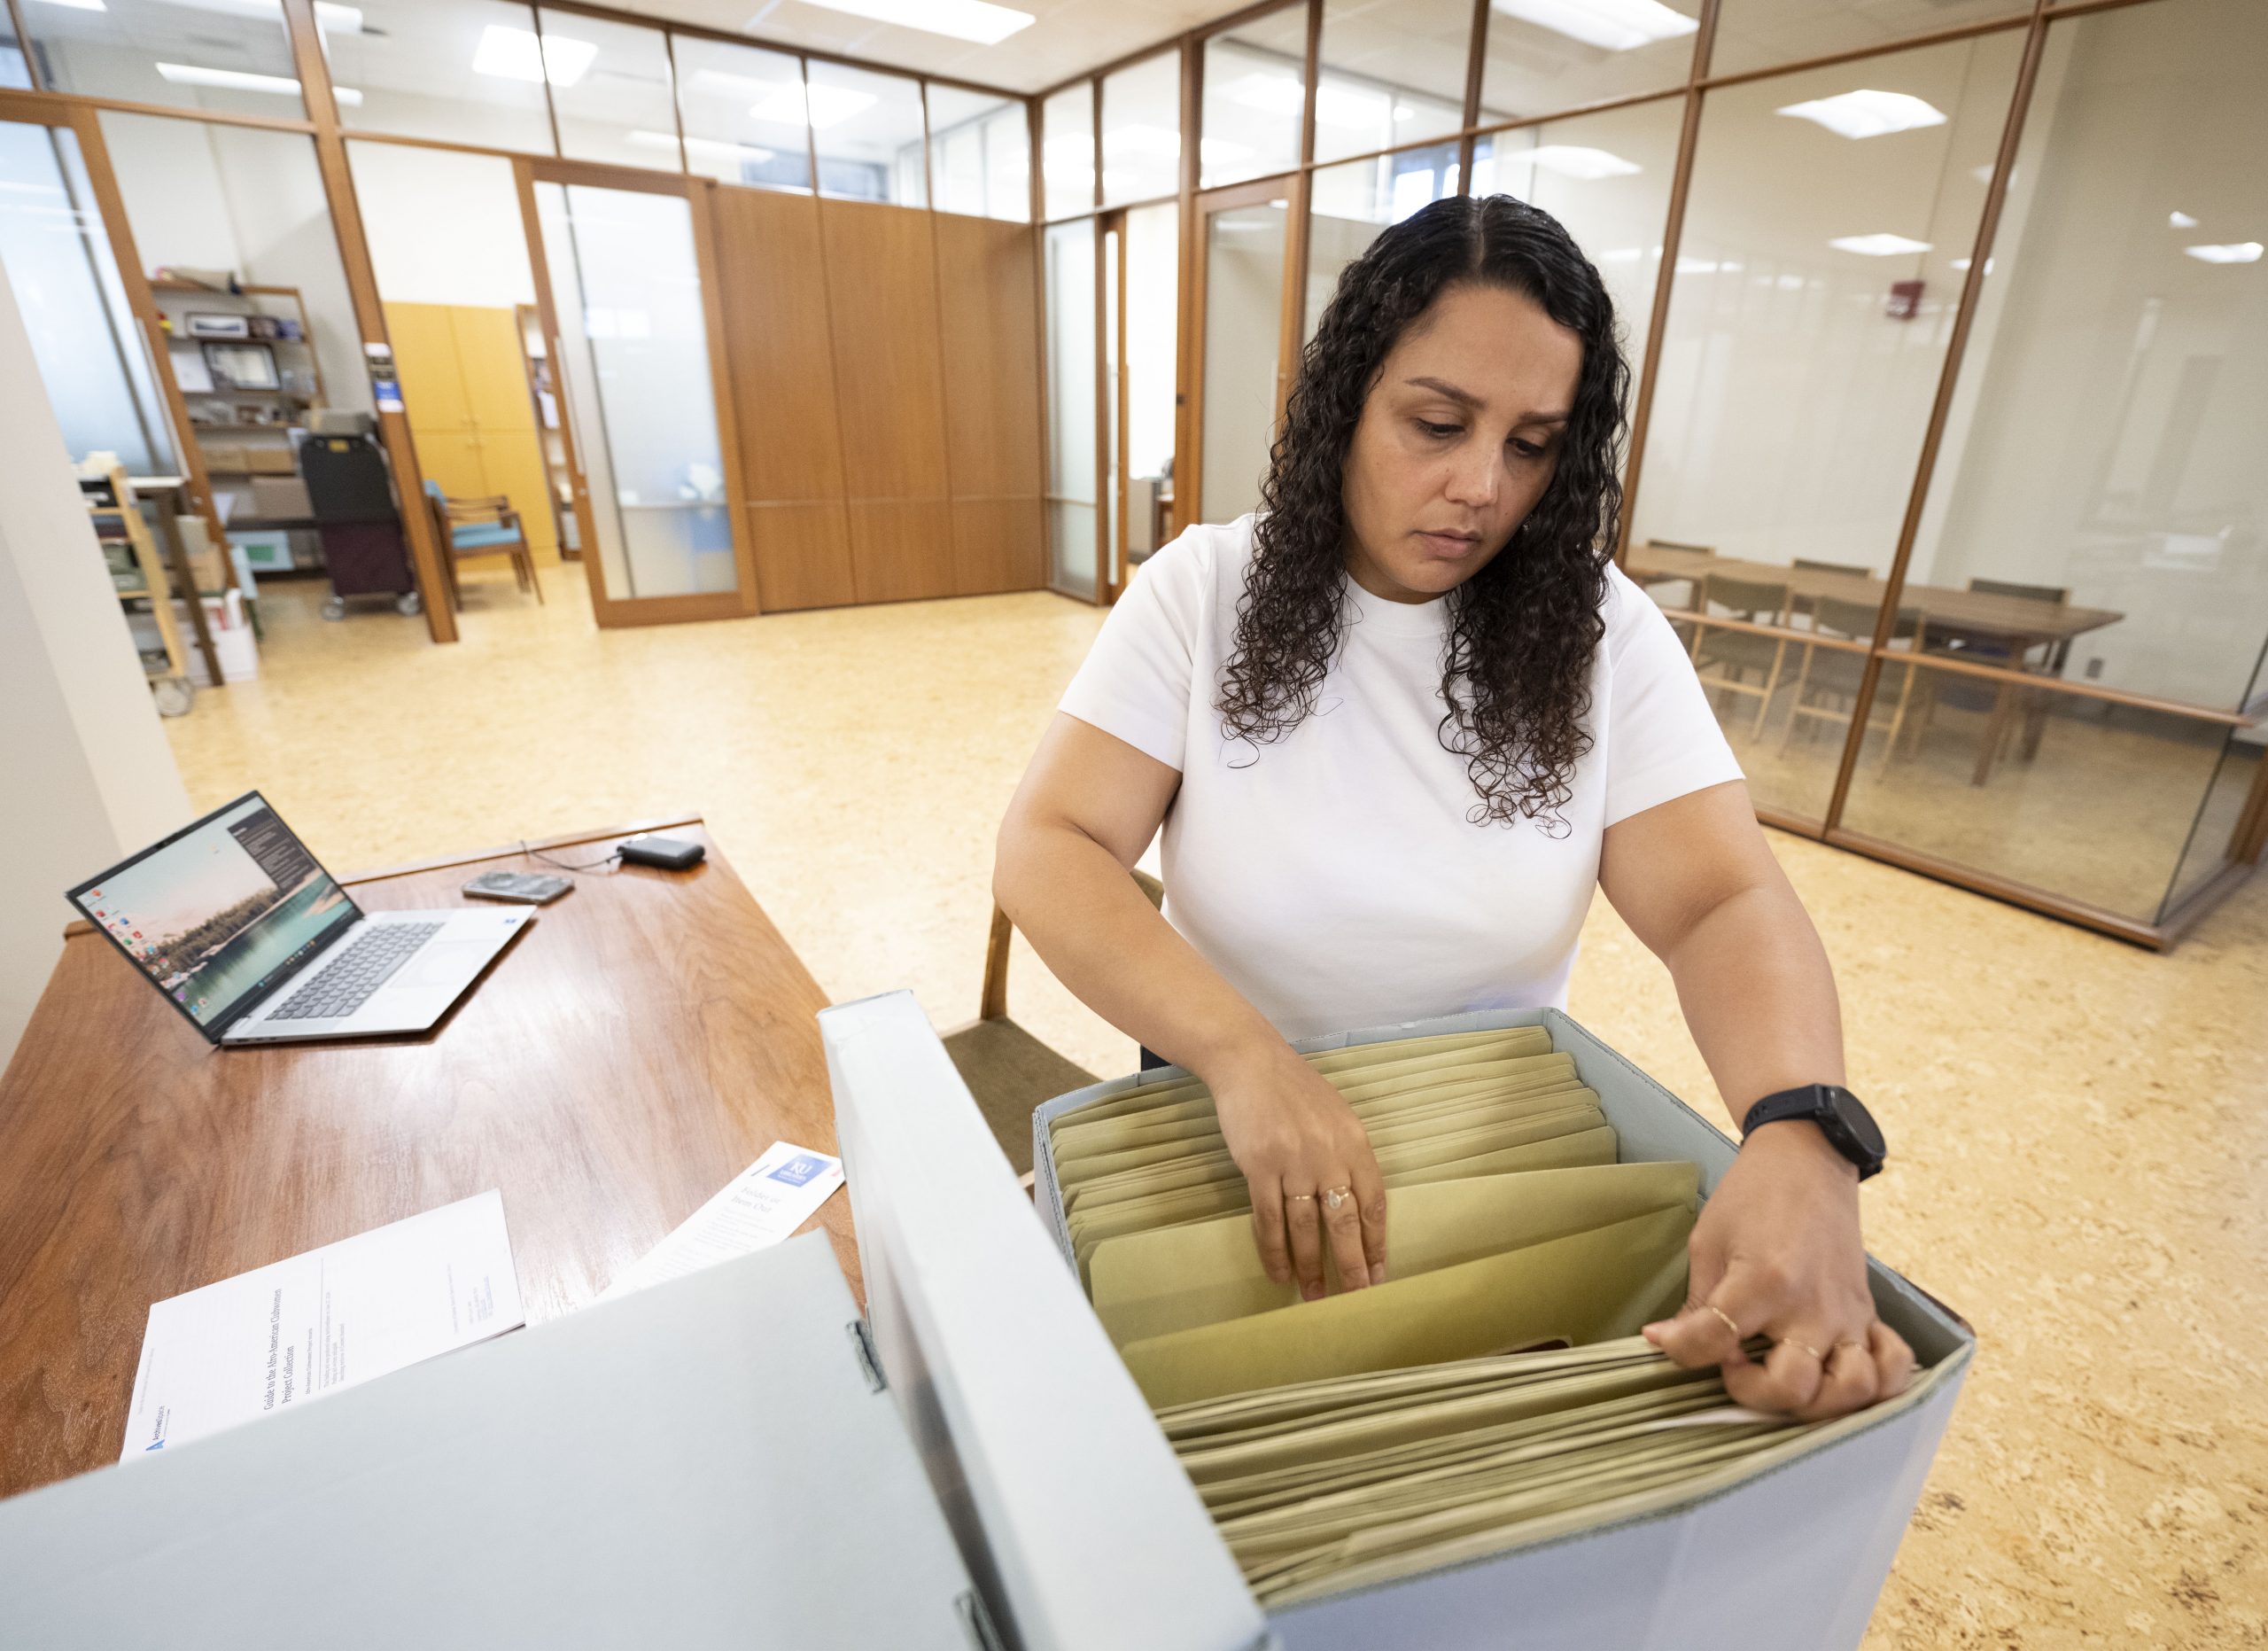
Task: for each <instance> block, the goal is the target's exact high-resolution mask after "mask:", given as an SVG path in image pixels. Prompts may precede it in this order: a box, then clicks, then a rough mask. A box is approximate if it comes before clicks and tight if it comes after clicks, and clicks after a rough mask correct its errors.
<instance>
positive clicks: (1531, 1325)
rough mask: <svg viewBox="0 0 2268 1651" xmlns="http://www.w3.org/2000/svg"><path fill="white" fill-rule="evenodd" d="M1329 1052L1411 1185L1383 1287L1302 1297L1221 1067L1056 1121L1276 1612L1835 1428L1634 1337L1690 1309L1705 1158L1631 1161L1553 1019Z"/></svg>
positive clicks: (1148, 1352)
mask: <svg viewBox="0 0 2268 1651" xmlns="http://www.w3.org/2000/svg"><path fill="white" fill-rule="evenodd" d="M1309 1061H1310V1062H1311V1063H1312V1064H1313V1065H1314V1066H1315V1067H1316V1069H1317V1071H1319V1072H1321V1073H1322V1074H1323V1075H1324V1078H1326V1079H1329V1080H1330V1082H1331V1083H1332V1085H1333V1086H1335V1087H1336V1088H1337V1089H1338V1090H1339V1091H1340V1093H1341V1094H1344V1095H1345V1096H1346V1097H1347V1099H1348V1102H1350V1103H1351V1104H1352V1105H1353V1107H1354V1109H1355V1114H1356V1116H1357V1117H1359V1118H1361V1119H1362V1120H1363V1126H1364V1127H1365V1128H1366V1129H1367V1130H1368V1131H1369V1133H1370V1137H1371V1144H1372V1146H1373V1147H1374V1149H1376V1151H1377V1153H1378V1157H1379V1169H1380V1171H1381V1172H1382V1174H1383V1176H1384V1179H1385V1181H1386V1189H1387V1190H1386V1204H1387V1219H1386V1233H1387V1251H1388V1257H1387V1266H1388V1278H1387V1281H1386V1282H1385V1283H1384V1284H1381V1285H1377V1286H1374V1287H1372V1288H1371V1289H1363V1290H1357V1291H1348V1292H1341V1291H1340V1289H1339V1288H1338V1283H1337V1280H1336V1278H1335V1276H1333V1277H1328V1278H1327V1283H1328V1285H1329V1289H1330V1292H1331V1293H1329V1294H1328V1295H1326V1296H1325V1297H1324V1299H1322V1300H1320V1301H1316V1302H1301V1300H1300V1299H1299V1296H1298V1291H1297V1289H1296V1288H1295V1287H1294V1286H1292V1285H1288V1284H1277V1283H1275V1282H1273V1281H1270V1279H1269V1277H1268V1275H1267V1273H1265V1272H1264V1271H1263V1270H1262V1266H1261V1263H1260V1258H1259V1255H1258V1252H1257V1250H1256V1249H1255V1248H1254V1242H1253V1234H1252V1224H1251V1221H1250V1219H1249V1210H1250V1204H1249V1202H1248V1199H1247V1194H1246V1189H1245V1186H1244V1182H1243V1181H1242V1180H1241V1179H1240V1178H1239V1176H1238V1174H1237V1172H1236V1167H1235V1165H1234V1164H1233V1163H1231V1160H1230V1158H1229V1156H1228V1153H1227V1150H1226V1149H1225V1148H1224V1146H1223V1142H1222V1140H1221V1134H1220V1129H1219V1125H1218V1122H1217V1120H1216V1118H1215V1116H1214V1112H1213V1104H1212V1100H1211V1097H1210V1096H1209V1094H1208V1093H1207V1092H1206V1090H1205V1088H1204V1087H1203V1086H1202V1085H1200V1084H1199V1083H1197V1082H1196V1081H1195V1080H1193V1079H1191V1080H1184V1081H1181V1082H1176V1083H1166V1084H1161V1085H1157V1086H1152V1087H1147V1088H1144V1089H1142V1090H1139V1091H1138V1092H1136V1093H1134V1094H1127V1095H1122V1096H1119V1097H1115V1098H1114V1099H1112V1100H1109V1101H1106V1102H1099V1103H1097V1104H1095V1105H1093V1106H1091V1107H1085V1108H1082V1109H1080V1110H1077V1111H1076V1112H1073V1113H1069V1114H1066V1115H1064V1116H1063V1117H1061V1118H1058V1119H1056V1120H1055V1121H1054V1123H1053V1125H1052V1145H1053V1156H1054V1161H1055V1169H1056V1177H1057V1182H1058V1185H1059V1186H1060V1188H1061V1189H1062V1193H1063V1201H1064V1210H1065V1217H1066V1220H1067V1224H1068V1231H1069V1234H1070V1237H1071V1242H1072V1249H1073V1253H1074V1255H1075V1257H1076V1260H1077V1263H1078V1266H1079V1271H1080V1275H1081V1278H1082V1280H1083V1281H1084V1283H1085V1285H1086V1288H1087V1291H1088V1295H1089V1297H1090V1298H1091V1300H1092V1301H1093V1303H1094V1307H1095V1312H1096V1314H1097V1316H1098V1317H1099V1318H1100V1320H1102V1323H1103V1326H1104V1328H1106V1329H1107V1331H1108V1332H1109V1334H1110V1336H1111V1339H1112V1341H1113V1342H1114V1343H1115V1344H1116V1345H1117V1347H1118V1349H1119V1351H1120V1354H1121V1356H1122V1358H1123V1359H1125V1361H1126V1365H1127V1367H1128V1369H1129V1370H1130V1371H1131V1372H1132V1373H1133V1375H1134V1378H1135V1380H1136V1382H1138V1383H1139V1384H1140V1386H1141V1389H1142V1391H1143V1393H1144V1395H1145V1396H1146V1398H1148V1399H1149V1401H1150V1403H1151V1405H1152V1406H1153V1408H1154V1409H1155V1411H1156V1413H1157V1416H1158V1420H1159V1423H1160V1425H1161V1427H1162V1428H1163V1429H1164V1430H1165V1433H1166V1435H1167V1437H1169V1439H1170V1440H1171V1441H1172V1443H1173V1445H1174V1448H1175V1450H1176V1451H1177V1452H1178V1454H1179V1455H1180V1458H1181V1460H1182V1464H1183V1466H1184V1468H1186V1469H1187V1470H1188V1472H1189V1475H1190V1477H1191V1479H1192V1481H1193V1482H1194V1483H1195V1484H1196V1485H1197V1488H1198V1491H1199V1492H1200V1494H1201V1495H1202V1497H1203V1498H1204V1499H1205V1503H1206V1506H1207V1507H1208V1508H1209V1509H1210V1510H1211V1512H1212V1514H1213V1516H1214V1518H1215V1520H1216V1522H1217V1523H1218V1524H1219V1526H1220V1529H1221V1532H1222V1535H1223V1538H1225V1539H1226V1541H1227V1542H1228V1545H1229V1546H1230V1548H1231V1551H1232V1552H1233V1553H1234V1554H1236V1556H1237V1559H1238V1561H1239V1563H1240V1564H1241V1565H1242V1566H1243V1568H1244V1571H1245V1575H1246V1577H1247V1581H1249V1582H1250V1584H1251V1585H1252V1587H1253V1589H1254V1593H1255V1594H1256V1595H1257V1596H1258V1597H1259V1598H1260V1600H1262V1603H1264V1604H1270V1605H1273V1604H1289V1603H1293V1602H1296V1601H1298V1600H1303V1599H1309V1598H1313V1597H1317V1596H1318V1595H1321V1594H1324V1593H1336V1592H1339V1591H1340V1590H1341V1589H1343V1588H1347V1587H1351V1586H1355V1585H1363V1584H1366V1583H1371V1582H1377V1581H1383V1580H1387V1579H1390V1578H1392V1577H1398V1576H1406V1575H1410V1574H1413V1573H1415V1572H1417V1571H1421V1570H1426V1569H1433V1567H1435V1566H1438V1565H1441V1564H1445V1563H1451V1562H1455V1561H1458V1560H1461V1559H1464V1558H1469V1557H1473V1556H1477V1555H1480V1554H1487V1553H1491V1552H1494V1551H1497V1550H1500V1549H1503V1548H1504V1547H1507V1546H1513V1545H1514V1544H1525V1543H1526V1542H1528V1541H1531V1540H1538V1539H1542V1538H1545V1537H1549V1536H1551V1535H1556V1534H1558V1533H1560V1532H1561V1531H1564V1530H1574V1529H1581V1528H1584V1527H1587V1526H1590V1525H1593V1524H1596V1523H1599V1522H1600V1521H1601V1520H1603V1519H1608V1518H1613V1517H1618V1516H1622V1515H1627V1514H1628V1513H1631V1512H1634V1511H1639V1510H1642V1509H1643V1508H1644V1507H1646V1506H1647V1505H1649V1504H1658V1503H1660V1502H1662V1501H1664V1500H1667V1499H1676V1498H1677V1497H1679V1496H1682V1495H1684V1494H1689V1493H1691V1492H1692V1491H1695V1490H1696V1489H1697V1488H1699V1486H1700V1482H1701V1481H1703V1480H1705V1479H1707V1478H1710V1477H1712V1476H1719V1475H1722V1474H1725V1473H1727V1472H1728V1470H1730V1471H1737V1470H1738V1469H1739V1468H1743V1467H1749V1468H1752V1467H1755V1466H1758V1465H1760V1464H1759V1461H1758V1460H1757V1459H1758V1458H1759V1457H1760V1456H1762V1455H1765V1454H1766V1453H1772V1454H1777V1453H1778V1452H1781V1451H1783V1450H1785V1449H1788V1448H1789V1447H1790V1446H1792V1445H1795V1444H1796V1442H1797V1441H1798V1439H1800V1438H1801V1437H1803V1436H1804V1435H1805V1434H1806V1433H1807V1432H1809V1431H1810V1429H1807V1428H1806V1427H1804V1426H1802V1425H1800V1424H1796V1423H1792V1422H1788V1421H1780V1420H1776V1419H1774V1418H1770V1417H1766V1416H1762V1415H1759V1414H1758V1413H1754V1412H1751V1411H1745V1410H1743V1409H1740V1408H1739V1407H1738V1406H1733V1405H1731V1404H1730V1403H1729V1402H1728V1399H1727V1398H1726V1395H1725V1390H1724V1384H1723V1382H1722V1381H1721V1380H1720V1377H1719V1376H1718V1375H1717V1373H1716V1372H1715V1371H1714V1370H1702V1371H1688V1370H1682V1369H1680V1368H1679V1367H1676V1366H1674V1365H1673V1364H1672V1363H1670V1361H1669V1360H1667V1359H1665V1358H1663V1357H1662V1356H1661V1355H1660V1354H1658V1353H1657V1352H1656V1351H1654V1350H1653V1349H1652V1348H1651V1346H1650V1345H1649V1344H1648V1343H1646V1342H1645V1341H1644V1340H1643V1338H1642V1337H1640V1336H1638V1335H1637V1334H1636V1332H1637V1330H1638V1328H1639V1327H1640V1326H1641V1325H1643V1324H1645V1323H1647V1322H1649V1321H1650V1320H1654V1319H1658V1318H1662V1317H1666V1316H1667V1315H1669V1314H1670V1313H1673V1312H1675V1311H1676V1310H1677V1308H1678V1306H1679V1304H1681V1303H1682V1300H1683V1299H1684V1295H1685V1285H1686V1250H1685V1246H1686V1240H1687V1238H1688V1237H1689V1234H1691V1232H1692V1228H1693V1221H1694V1218H1695V1215H1696V1214H1697V1211H1698V1210H1699V1206H1700V1195H1699V1179H1700V1178H1699V1172H1698V1171H1697V1169H1696V1168H1695V1166H1694V1165H1692V1164H1681V1163H1651V1164H1620V1163H1618V1162H1616V1140H1615V1133H1614V1131H1613V1129H1612V1127H1611V1126H1610V1125H1608V1124H1607V1122H1606V1119H1605V1118H1604V1115H1603V1114H1602V1113H1601V1111H1600V1110H1599V1104H1598V1097H1597V1095H1596V1094H1595V1093H1594V1092H1593V1091H1591V1090H1590V1089H1588V1088H1586V1087H1585V1086H1583V1084H1582V1082H1581V1079H1580V1078H1579V1077H1578V1076H1577V1075H1576V1072H1575V1068H1574V1062H1573V1057H1572V1056H1569V1055H1561V1054H1555V1053H1553V1052H1552V1049H1551V1047H1550V1037H1549V1034H1548V1033H1547V1032H1544V1031H1543V1030H1542V1028H1540V1027H1519V1028H1513V1029H1510V1030H1505V1031H1498V1032H1472V1033H1461V1034H1456V1035H1452V1036H1447V1037H1434V1038H1425V1039H1415V1040H1405V1041H1400V1042H1385V1043H1373V1044H1365V1045H1361V1046H1357V1047H1350V1048H1342V1049H1334V1050H1332V1051H1330V1052H1328V1053H1326V1054H1321V1055H1310V1056H1309ZM1759 1351H1760V1347H1759Z"/></svg>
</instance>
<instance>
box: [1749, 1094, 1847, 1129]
mask: <svg viewBox="0 0 2268 1651" xmlns="http://www.w3.org/2000/svg"><path fill="white" fill-rule="evenodd" d="M1826 1087H1827V1086H1826V1085H1825V1084H1806V1085H1804V1086H1802V1087H1801V1088H1799V1089H1783V1090H1780V1091H1779V1092H1778V1093H1777V1094H1768V1095H1767V1096H1765V1097H1764V1099H1762V1100H1761V1101H1759V1102H1757V1103H1756V1104H1755V1105H1754V1106H1752V1107H1751V1108H1749V1109H1748V1116H1747V1117H1746V1118H1743V1119H1741V1124H1740V1133H1741V1134H1742V1135H1743V1136H1744V1137H1745V1136H1748V1135H1751V1134H1753V1133H1755V1132H1756V1131H1757V1130H1759V1129H1760V1128H1762V1127H1763V1126H1764V1125H1767V1124H1776V1123H1778V1122H1780V1121H1781V1119H1783V1118H1817V1117H1818V1116H1819V1115H1820V1114H1821V1113H1822V1112H1826V1111H1829V1110H1832V1108H1833V1104H1834V1103H1833V1102H1830V1101H1829V1100H1828V1098H1827V1096H1826V1095H1825V1094H1822V1093H1821V1091H1823V1090H1824V1089H1826Z"/></svg>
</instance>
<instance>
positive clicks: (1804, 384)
mask: <svg viewBox="0 0 2268 1651" xmlns="http://www.w3.org/2000/svg"><path fill="white" fill-rule="evenodd" d="M2021 50H2022V36H2021V34H2020V33H2019V32H2018V31H2013V30H2009V31H2003V32H2001V33H2000V34H1997V35H1987V36H1984V37H1982V38H1979V39H1976V40H1971V41H1962V42H1954V43H1949V44H1944V45H1938V46H1930V47H1924V48H1920V49H1917V50H1914V51H1903V52H1899V53H1896V54H1894V55H1892V56H1890V57H1885V58H1869V59H1868V60H1867V61H1866V62H1864V63H1862V64H1856V65H1850V66H1835V67H1831V68H1824V69H1817V70H1811V71H1806V72H1804V73H1800V74H1791V75H1786V76H1783V77H1779V78H1776V79H1774V80H1771V81H1767V82H1755V83H1751V84H1748V85H1742V86H1736V87H1731V88H1728V89H1726V90H1722V91H1718V92H1713V93H1711V94H1710V96H1709V98H1708V101H1707V104H1706V105H1705V110H1704V113H1703V117H1702V123H1701V131H1700V136H1699V140H1698V144H1697V149H1696V151H1695V162H1694V173H1693V184H1692V193H1691V196H1690V199H1689V204H1688V206H1687V215H1686V222H1685V232H1684V237H1683V240H1682V244H1681V245H1680V246H1679V249H1678V268H1677V278H1676V285H1675V288H1674V291H1673V292H1672V295H1671V300H1670V311H1669V318H1668V323H1667V326H1666V331H1665V335H1664V338H1663V340H1662V354H1661V367H1660V371H1659V376H1658V380H1657V383H1656V385H1655V392H1654V408H1653V420H1652V424H1651V428H1650V430H1649V432H1648V438H1647V448H1646V459H1645V467H1644V476H1643V485H1642V487H1641V488H1640V492H1639V496H1638V500H1637V509H1636V513H1635V524H1634V536H1635V537H1636V538H1638V539H1642V540H1643V539H1647V538H1662V539H1673V540H1679V541H1685V542H1688V543H1697V544H1706V545H1712V546H1714V547H1715V548H1716V549H1718V550H1719V551H1720V552H1721V553H1723V554H1725V555H1728V556H1741V557H1752V558H1754V559H1757V560H1759V561H1769V562H1782V563H1784V562H1787V561H1789V560H1790V559H1791V558H1792V557H1812V558H1817V559H1822V560H1828V561H1836V562H1847V563H1854V564H1860V565H1866V566H1868V567H1871V568H1873V569H1875V570H1876V572H1882V571H1885V570H1886V569H1887V568H1888V567H1889V565H1890V560H1891V554H1892V552H1893V551H1894V550H1895V549H1896V547H1897V541H1898V530H1899V522H1900V520H1901V519H1902V518H1903V516H1904V513H1905V510H1906V504H1907V496H1908V495H1909V494H1910V492H1911V490H1912V486H1913V479H1914V466H1915V460H1916V458H1917V457H1918V456H1919V454H1920V451H1921V445H1922V432H1923V431H1924V429H1925V428H1926V427H1927V424H1928V422H1929V412H1930V402H1931V400H1932V399H1933V398H1934V396H1935V395H1936V393H1937V386H1938V377H1939V373H1940V370H1941V369H1942V367H1943V364H1944V360H1945V350H1946V342H1947V340H1948V339H1949V337H1950V334H1951V331H1952V323H1953V308H1954V303H1955V300H1957V299H1958V297H1959V294H1960V287H1961V271H1959V270H1958V269H1954V268H1953V263H1954V261H1956V260H1961V259H1965V258H1966V257H1967V256H1968V254H1969V251H1970V248H1971V246H1972V245H1973V242H1974V238H1975V234H1976V229H1977V219H1978V216H1979V214H1981V212H1982V209H1983V206H1984V199H1985V179H1984V177H1983V176H1981V175H1979V168H1982V167H1989V165H1990V163H1991V162H1992V158H1993V154H1994V152H1995V150H1996V148H1997V146H1998V144H1999V141H2000V133H2001V130H2002V128H2003V125H2004V122H2005V120H2006V115H2007V110H2008V97H2009V94H2010V92H2011V91H2012V90H2013V89H2014V85H2015V80H2016V63H2017V59H2018V58H2019V56H2020V55H2021ZM1861 86H1863V87H1866V88H1870V89H1874V90H1884V91H1893V92H1902V93H1906V94H1907V95H1910V96H1915V97H1921V98H1922V99H1924V100H1925V101H1926V102H1928V103H1929V104H1930V105H1932V106H1933V107H1935V108H1937V109H1938V110H1939V111H1941V112H1943V113H1945V114H1946V116H1947V117H1948V118H1947V120H1946V121H1945V122H1944V123H1943V124H1940V125H1937V126H1932V127H1925V128H1917V129H1914V130H1909V131H1904V132H1897V133H1892V134H1889V135H1886V136H1873V137H1866V138H1855V139H1854V138H1848V137H1844V136H1838V135H1837V134H1835V133H1832V132H1829V131H1828V130H1825V129H1824V128H1821V127H1820V126H1818V125H1815V124H1814V123H1812V122H1810V121H1805V120H1801V119H1798V118H1796V117H1793V116H1789V115H1783V114H1781V113H1778V111H1779V110H1780V109H1782V108H1784V107H1786V106H1789V105H1792V104H1796V103H1798V102H1802V101H1806V100H1810V99H1816V98H1821V97H1833V96H1836V95H1838V94H1841V93H1844V92H1847V91H1851V90H1855V89H1857V88H1859V87H1861ZM1872 234H1891V235H1898V236H1902V237H1905V238H1907V239H1909V240H1913V241H1918V242H1922V243H1925V244H1926V245H1927V246H1928V250H1927V251H1925V252H1921V253H1903V254H1899V255H1895V256H1890V257H1876V256H1868V255H1865V254H1861V253H1853V252H1849V251H1845V250H1841V249H1838V248H1836V247H1834V246H1832V245H1830V244H1829V243H1830V242H1831V241H1832V240H1834V239H1835V238H1839V237H1846V236H1862V235H1872ZM1917 279H1918V280H1920V281H1922V283H1923V287H1924V292H1923V297H1922V306H1921V313H1920V314H1919V315H1915V317H1913V318H1912V319H1903V320H1902V319H1899V318H1896V317H1894V316H1892V315H1890V314H1889V313H1887V301H1888V299H1889V297H1890V288H1891V284H1892V283H1894V282H1898V281H1904V280H1917Z"/></svg>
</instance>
